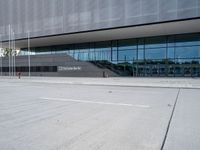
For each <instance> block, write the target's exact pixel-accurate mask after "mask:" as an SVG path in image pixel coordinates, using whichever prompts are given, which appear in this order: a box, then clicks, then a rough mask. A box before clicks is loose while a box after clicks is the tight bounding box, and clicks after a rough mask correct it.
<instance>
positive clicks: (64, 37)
mask: <svg viewBox="0 0 200 150" xmlns="http://www.w3.org/2000/svg"><path fill="white" fill-rule="evenodd" d="M0 35H1V36H0V37H1V38H0V41H2V43H3V47H9V41H10V40H11V39H12V40H14V39H15V45H16V47H17V49H20V53H19V55H20V56H17V57H16V58H15V61H16V63H15V65H14V69H13V67H9V66H10V65H9V64H13V63H12V62H11V60H10V61H9V57H4V58H2V61H3V65H2V68H1V71H3V74H4V75H8V72H9V70H16V71H20V72H22V74H24V75H28V72H29V71H31V75H40V76H43V75H44V76H106V75H107V74H108V75H109V76H155V77H165V76H168V77H184V76H187V77H199V76H200V1H199V0H0ZM29 37H30V40H28V39H29ZM28 41H29V42H28ZM28 43H29V44H28ZM11 45H12V44H10V47H11ZM28 45H29V46H30V49H29V46H28ZM29 54H30V57H28V56H27V55H29ZM28 58H30V59H29V60H30V64H29V60H28ZM9 62H10V63H9ZM11 66H12V65H11Z"/></svg>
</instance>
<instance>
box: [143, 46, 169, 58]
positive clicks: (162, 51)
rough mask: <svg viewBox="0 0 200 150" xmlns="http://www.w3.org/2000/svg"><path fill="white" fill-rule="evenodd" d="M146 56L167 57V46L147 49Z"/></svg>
mask: <svg viewBox="0 0 200 150" xmlns="http://www.w3.org/2000/svg"><path fill="white" fill-rule="evenodd" d="M145 58H146V59H165V58H166V48H159V49H146V51H145Z"/></svg>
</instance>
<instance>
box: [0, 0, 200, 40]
mask: <svg viewBox="0 0 200 150" xmlns="http://www.w3.org/2000/svg"><path fill="white" fill-rule="evenodd" d="M194 17H200V0H0V34H1V35H2V37H3V40H8V26H9V24H10V25H11V28H12V31H13V32H14V33H15V38H17V39H22V38H27V32H30V36H31V37H39V36H47V35H55V34H63V33H73V32H80V31H90V30H98V29H106V28H114V27H123V26H130V25H139V24H146V23H156V22H163V21H170V20H179V19H187V18H194Z"/></svg>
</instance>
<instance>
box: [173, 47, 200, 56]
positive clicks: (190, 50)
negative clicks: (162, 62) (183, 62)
mask: <svg viewBox="0 0 200 150" xmlns="http://www.w3.org/2000/svg"><path fill="white" fill-rule="evenodd" d="M175 57H176V58H198V57H200V46H192V47H177V48H176V55H175Z"/></svg>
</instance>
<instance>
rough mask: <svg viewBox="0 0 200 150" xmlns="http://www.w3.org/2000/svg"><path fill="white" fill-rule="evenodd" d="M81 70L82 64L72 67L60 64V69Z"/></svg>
mask: <svg viewBox="0 0 200 150" xmlns="http://www.w3.org/2000/svg"><path fill="white" fill-rule="evenodd" d="M80 70H82V68H81V67H80V66H72V67H66V66H58V71H80Z"/></svg>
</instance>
